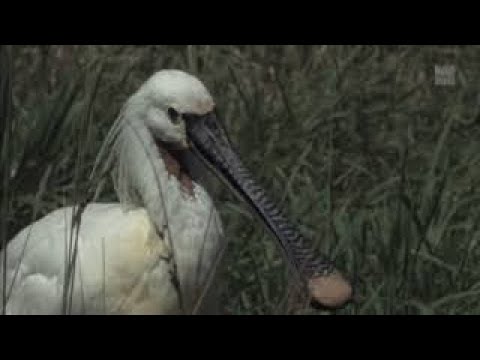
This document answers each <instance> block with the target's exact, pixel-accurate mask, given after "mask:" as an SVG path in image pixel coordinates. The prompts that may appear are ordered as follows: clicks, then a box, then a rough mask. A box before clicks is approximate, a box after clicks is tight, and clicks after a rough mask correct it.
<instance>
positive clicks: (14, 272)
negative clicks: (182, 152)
mask: <svg viewBox="0 0 480 360" xmlns="http://www.w3.org/2000/svg"><path fill="white" fill-rule="evenodd" d="M213 107H214V103H213V100H212V98H211V96H210V94H209V93H208V91H207V89H206V88H205V87H204V86H203V84H202V83H201V82H200V81H199V80H197V79H196V78H194V77H193V76H190V75H188V74H185V73H183V72H180V71H175V70H164V71H160V72H158V73H157V74H155V75H154V76H152V78H150V79H149V80H148V81H147V82H146V83H145V84H144V85H143V86H142V87H141V88H140V89H139V90H138V91H137V93H135V94H134V95H133V96H132V97H131V98H130V99H129V100H128V101H127V103H126V105H125V106H124V108H123V110H122V113H121V115H120V116H119V119H118V121H117V123H116V124H115V126H114V128H113V130H112V134H113V135H112V136H111V138H110V140H112V143H111V144H110V145H111V146H110V145H109V144H107V146H106V147H105V149H107V151H110V152H111V153H112V154H113V159H114V161H115V172H114V173H115V180H116V184H117V192H118V195H119V198H120V200H121V204H97V203H94V204H89V205H88V206H87V207H86V208H85V210H84V212H83V214H82V217H81V223H80V224H81V225H80V230H79V235H78V251H77V254H76V261H75V262H74V264H75V266H74V268H75V272H74V276H70V277H68V276H67V275H66V268H67V267H68V265H67V263H71V261H69V254H72V253H73V252H74V251H73V249H74V246H70V249H69V243H70V231H71V228H72V227H71V219H72V208H62V209H59V210H56V211H54V212H52V213H50V214H49V215H47V216H45V217H44V218H42V219H40V220H39V221H37V222H35V223H34V224H31V225H30V226H28V227H27V228H25V229H23V230H22V231H21V232H20V233H19V234H18V235H17V236H16V237H15V238H14V239H12V241H11V242H10V243H9V245H8V247H7V284H6V285H7V290H8V292H7V295H8V301H7V304H6V311H7V313H8V314H61V313H72V314H101V313H106V314H190V313H193V312H195V311H197V310H199V309H201V307H199V305H200V302H201V300H202V299H205V300H206V301H207V303H208V301H209V299H208V297H204V296H205V294H207V290H208V289H207V285H208V284H209V283H210V282H211V281H210V280H211V278H212V276H213V275H214V271H215V265H216V262H217V260H218V257H219V255H220V253H221V251H222V250H223V248H224V237H223V233H222V226H221V223H220V220H219V217H218V214H217V212H216V210H215V207H214V205H213V202H212V200H211V198H210V196H209V195H208V193H207V192H206V190H205V189H204V188H203V187H202V186H201V185H200V184H199V183H197V182H195V180H194V181H193V182H192V190H193V192H191V191H188V189H185V184H183V183H181V181H180V178H179V177H177V176H175V174H172V173H171V171H168V169H167V167H166V164H165V162H164V159H163V158H162V156H161V154H160V152H159V149H158V147H157V145H156V141H157V140H161V141H165V142H169V143H177V144H186V143H187V140H186V134H185V124H184V123H183V122H181V121H180V122H179V123H178V124H176V123H174V122H173V121H172V119H171V118H170V117H169V116H168V113H167V112H168V109H169V108H174V109H175V110H176V111H178V112H179V113H183V112H188V113H193V114H199V115H201V114H204V113H206V112H209V111H212V109H213ZM177 175H178V174H177ZM73 238H74V239H75V231H74V236H73ZM73 243H75V241H74V242H73ZM0 255H1V259H2V260H0V262H2V261H3V254H0ZM70 257H71V255H70ZM70 265H71V264H70ZM2 266H3V265H2ZM70 267H71V266H70ZM66 278H69V279H70V280H67V281H66ZM0 281H1V280H0ZM177 282H178V283H179V284H180V286H179V289H178V288H177V286H176V283H177ZM66 284H73V287H72V289H73V291H72V290H68V289H67V287H66ZM66 293H67V296H65V294H66ZM207 305H208V304H207Z"/></svg>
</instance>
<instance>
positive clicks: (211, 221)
mask: <svg viewBox="0 0 480 360" xmlns="http://www.w3.org/2000/svg"><path fill="white" fill-rule="evenodd" d="M134 116H135V114H128V113H124V114H123V116H122V118H121V119H119V121H121V122H123V123H120V124H119V125H120V131H119V134H118V136H117V138H116V140H115V145H114V146H115V147H114V151H115V153H116V156H117V161H116V173H115V177H116V188H117V193H118V196H119V198H120V201H121V202H122V203H123V204H125V205H127V206H131V205H133V206H141V207H145V208H146V210H147V212H148V214H149V216H150V219H151V221H152V223H153V224H154V225H155V227H156V229H157V231H159V232H160V233H161V235H162V236H163V238H164V239H165V237H168V239H169V240H168V242H167V244H168V245H169V246H171V247H172V248H173V256H174V257H175V263H176V266H177V271H178V278H179V281H180V284H182V288H183V289H184V291H183V292H184V294H183V296H182V297H183V298H184V300H183V301H184V303H185V304H184V306H185V307H186V308H187V309H192V307H194V306H195V302H196V301H197V300H198V294H199V293H201V292H202V291H203V290H204V287H205V285H206V282H207V281H208V280H207V278H208V277H209V276H210V272H211V270H213V269H212V267H214V264H215V262H216V258H217V257H218V256H219V255H220V253H221V251H223V246H222V243H223V240H224V238H223V230H222V226H221V222H220V219H219V216H218V213H217V212H216V210H215V207H214V204H213V201H212V200H211V198H210V196H209V194H208V193H207V191H206V190H205V189H204V188H203V187H202V186H201V185H200V184H198V183H195V182H194V188H193V191H194V197H191V196H189V195H188V194H186V193H185V192H184V191H183V190H182V188H181V184H180V183H179V181H178V180H177V178H176V177H175V176H170V175H169V174H168V172H167V169H166V166H165V163H164V161H163V159H162V157H161V155H160V154H159V151H158V148H157V146H156V144H155V141H154V139H153V137H152V135H151V133H150V131H149V130H148V129H147V127H146V126H145V125H144V123H143V122H142V121H137V120H138V119H135V117H134ZM170 237H171V238H170ZM192 291H193V292H192Z"/></svg>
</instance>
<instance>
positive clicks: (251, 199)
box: [184, 111, 352, 307]
mask: <svg viewBox="0 0 480 360" xmlns="http://www.w3.org/2000/svg"><path fill="white" fill-rule="evenodd" d="M184 118H185V121H186V129H187V136H188V138H189V141H190V142H191V145H192V148H193V150H194V151H195V153H197V155H199V156H200V158H201V159H202V160H203V161H204V162H205V163H206V164H207V165H208V166H209V168H211V169H212V170H213V171H214V173H215V174H216V175H217V176H219V177H220V179H221V180H222V181H224V182H226V183H227V184H228V185H229V186H230V187H231V188H232V189H233V190H234V192H235V193H236V194H237V195H238V196H239V197H240V198H241V199H243V200H244V201H246V202H247V203H248V204H249V205H250V206H251V207H252V208H253V210H254V211H255V213H256V214H257V215H259V216H260V218H261V219H262V220H263V222H264V223H265V225H266V226H267V227H268V229H269V230H270V231H271V232H272V233H273V234H274V235H275V237H276V238H277V239H278V241H279V244H280V245H281V247H282V249H283V251H284V254H285V255H286V258H287V260H288V262H289V263H290V264H291V265H293V267H294V268H295V270H296V271H297V273H298V274H299V275H301V277H302V278H303V280H305V281H306V282H307V284H308V286H309V290H310V293H311V296H312V298H313V300H314V301H316V302H317V303H320V304H319V305H321V306H325V307H340V306H343V305H344V304H345V303H346V302H348V301H349V300H350V297H351V292H352V291H351V287H350V284H349V283H348V282H347V281H346V280H345V279H344V278H343V277H342V276H341V275H340V273H339V272H338V271H337V270H336V269H335V266H334V264H333V263H332V261H330V260H329V259H328V258H327V257H326V256H325V255H323V254H320V253H316V252H314V250H313V247H312V244H309V243H308V242H307V240H306V239H305V238H304V237H303V236H302V234H301V233H300V232H299V231H298V230H297V228H296V227H295V226H294V225H293V224H292V223H290V222H289V221H288V220H287V218H286V217H285V216H284V215H283V214H282V212H281V211H280V209H279V208H278V206H276V205H275V203H274V202H272V201H271V200H270V199H269V198H268V196H267V194H266V192H265V191H264V190H263V189H262V187H261V186H260V185H258V184H257V182H256V181H255V180H254V178H253V176H252V175H251V173H250V172H249V171H248V170H247V169H246V168H245V166H244V165H243V163H242V161H241V159H240V158H239V156H238V155H237V153H236V152H235V150H234V149H233V147H232V146H231V144H230V142H229V140H228V137H227V134H226V132H225V131H224V129H223V128H222V126H221V124H220V123H219V121H218V120H217V117H216V114H215V112H213V111H212V112H210V113H208V114H205V115H202V116H198V115H192V114H184ZM317 305H318V304H317Z"/></svg>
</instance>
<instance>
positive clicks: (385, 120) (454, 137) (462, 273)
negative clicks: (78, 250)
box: [0, 45, 480, 314]
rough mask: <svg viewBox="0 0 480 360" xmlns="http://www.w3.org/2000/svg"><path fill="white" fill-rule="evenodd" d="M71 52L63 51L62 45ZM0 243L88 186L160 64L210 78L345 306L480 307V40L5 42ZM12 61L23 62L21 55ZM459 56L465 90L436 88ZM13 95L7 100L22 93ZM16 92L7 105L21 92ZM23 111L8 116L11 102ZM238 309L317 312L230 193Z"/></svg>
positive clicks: (447, 310)
mask: <svg viewBox="0 0 480 360" xmlns="http://www.w3.org/2000/svg"><path fill="white" fill-rule="evenodd" d="M62 51H63V52H62ZM0 55H1V57H0V61H1V68H0V71H1V78H0V91H1V94H0V95H1V97H0V116H1V120H2V121H1V128H0V130H1V131H2V133H1V138H2V146H1V154H0V155H1V157H0V158H1V163H0V178H1V179H2V180H1V181H2V191H1V196H2V198H1V201H0V204H1V220H0V224H1V233H0V236H1V240H2V241H4V240H5V239H9V238H11V236H13V235H14V234H15V233H16V232H17V231H18V230H19V229H21V228H22V227H24V226H25V225H27V224H29V223H30V222H32V221H33V220H34V219H37V218H39V217H40V216H42V215H45V214H46V213H48V212H50V211H52V210H53V209H56V208H58V207H60V206H64V205H71V204H74V203H76V202H78V201H82V199H85V198H87V197H88V196H90V195H91V193H92V191H95V190H97V193H98V195H99V200H100V201H110V200H114V199H115V195H114V193H113V188H112V185H111V184H110V182H108V181H104V182H102V191H99V190H98V189H97V187H96V186H97V185H98V184H97V183H95V184H94V185H95V186H92V183H91V182H89V181H88V176H89V174H90V171H91V168H92V165H93V161H94V159H95V156H96V155H97V153H98V151H99V148H100V145H101V142H102V139H103V137H104V136H105V134H106V132H107V131H108V128H109V126H110V125H111V124H112V122H113V120H114V119H115V116H116V115H117V113H118V111H119V109H120V107H121V105H122V103H123V101H124V100H125V99H126V98H127V97H128V96H129V95H130V94H131V92H132V91H134V90H135V89H136V88H137V87H138V86H139V84H141V83H142V82H143V81H144V80H145V79H146V78H147V77H148V76H150V75H151V74H152V73H153V72H154V71H156V70H159V69H162V68H166V67H168V68H180V69H183V70H186V71H189V72H192V73H194V74H196V75H198V76H199V77H200V78H201V79H202V80H203V81H204V82H205V83H206V84H207V86H208V87H209V89H210V90H211V92H212V94H213V95H214V97H215V99H216V101H217V105H218V108H219V110H220V112H221V114H222V116H223V118H224V122H225V125H226V128H227V129H228V131H229V134H230V137H231V138H232V141H233V142H234V143H235V144H236V146H237V148H238V150H239V152H240V154H241V155H242V157H243V158H244V160H245V162H246V163H247V164H248V165H249V167H250V168H251V169H253V170H254V173H255V174H256V176H257V177H258V179H259V180H260V181H261V183H263V184H264V185H265V187H266V188H268V189H270V192H271V194H272V195H273V197H274V198H275V199H276V200H277V201H279V202H280V203H281V204H282V206H283V207H284V208H285V209H286V211H287V212H288V213H289V214H290V215H291V217H292V218H293V219H295V220H296V221H297V222H298V223H299V225H300V228H301V230H302V231H303V232H304V233H305V235H307V236H309V237H310V238H312V239H313V240H314V241H315V242H316V243H317V244H318V246H319V247H320V248H321V249H322V250H323V251H325V252H327V253H329V254H331V255H332V256H333V257H334V258H335V259H336V260H337V261H338V265H339V267H340V268H341V269H342V270H344V272H345V273H346V274H348V275H349V276H350V277H351V278H352V280H353V281H354V283H355V289H356V297H357V301H356V303H355V304H352V305H349V306H348V307H347V308H346V309H344V310H341V311H338V312H337V313H338V314H478V313H480V300H478V299H480V251H479V248H478V244H479V240H480V229H479V227H478V226H477V224H478V223H479V221H478V220H479V219H478V218H479V216H480V211H479V206H480V193H479V192H478V190H477V189H478V183H479V180H480V170H479V169H480V167H479V166H478V165H479V162H480V145H479V144H480V142H479V140H480V127H479V121H480V113H479V110H480V90H479V89H480V86H479V85H480V67H479V66H478V65H477V63H478V59H479V58H480V48H479V47H474V46H464V47H460V46H456V47H453V46H360V45H357V46H326V45H324V46H293V45H289V46H277V45H272V46H251V45H244V46H180V45H178V46H68V47H66V46H63V47H59V46H43V47H38V46H14V47H2V48H1V54H0ZM8 59H10V61H9V60H8ZM436 64H437V65H442V64H454V65H455V66H456V69H457V77H456V80H457V81H456V85H455V86H452V87H447V86H436V85H435V84H434V65H436ZM10 93H11V95H12V96H11V97H10V96H9V94H10ZM10 98H11V100H10ZM10 103H11V106H9V105H8V104H10ZM218 203H219V207H220V209H221V211H222V215H223V220H224V224H225V229H226V234H227V236H228V237H229V238H230V245H229V248H228V250H227V253H226V258H225V259H224V262H223V264H224V267H223V269H224V290H225V291H224V296H223V304H224V309H225V312H228V313H232V314H285V313H288V314H293V313H295V314H305V313H308V314H317V313H321V312H317V311H314V310H312V309H309V308H308V307H307V306H305V303H304V301H303V300H302V299H301V297H300V296H296V295H295V293H298V291H296V290H295V286H294V284H292V283H291V279H290V276H289V274H288V272H287V270H286V267H285V264H284V261H283V258H282V256H281V254H280V251H279V249H278V247H277V246H276V244H275V242H274V241H273V239H272V238H271V236H270V235H269V234H268V233H267V232H266V231H265V230H264V228H263V226H262V225H261V224H260V223H259V222H258V221H257V220H256V219H255V218H254V217H253V216H251V215H250V214H249V213H248V211H246V208H245V206H243V204H240V203H238V201H237V200H236V199H235V198H234V197H233V196H232V195H231V194H229V193H228V191H226V190H221V191H220V192H219V194H218Z"/></svg>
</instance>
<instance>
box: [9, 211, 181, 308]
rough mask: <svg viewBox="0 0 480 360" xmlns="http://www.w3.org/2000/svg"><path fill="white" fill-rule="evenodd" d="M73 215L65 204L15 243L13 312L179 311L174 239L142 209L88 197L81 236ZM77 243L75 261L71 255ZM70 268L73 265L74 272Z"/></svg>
mask: <svg viewBox="0 0 480 360" xmlns="http://www.w3.org/2000/svg"><path fill="white" fill-rule="evenodd" d="M71 220H72V208H70V207H69V208H61V209H59V210H56V211H54V212H52V213H50V214H48V215H47V216H45V217H44V218H42V219H40V220H39V221H37V222H35V223H33V224H31V225H30V226H28V227H26V228H25V229H23V230H22V231H21V232H20V233H19V234H18V235H17V236H16V237H15V238H14V239H13V240H12V241H11V242H10V243H9V245H8V247H7V249H6V251H7V283H6V289H7V299H8V300H7V306H6V310H7V313H10V314H62V313H73V314H83V313H86V314H103V313H107V314H108V313H110V314H115V313H118V314H134V313H148V314H150V313H155V314H158V313H176V312H178V299H177V298H176V296H175V294H176V292H175V289H174V288H173V285H172V282H171V281H170V279H169V277H170V272H169V263H168V261H167V259H168V258H169V257H170V255H171V254H170V251H169V247H168V246H167V245H166V243H165V241H164V239H162V238H161V237H160V236H159V235H158V234H157V232H156V231H155V229H154V227H153V226H152V224H151V222H150V220H149V217H148V215H147V213H146V211H145V210H144V209H133V210H129V211H125V210H124V209H123V208H122V207H121V206H120V205H119V204H90V205H88V206H87V207H86V209H85V211H84V212H83V214H82V217H81V225H80V231H79V233H78V241H77V240H76V238H77V236H76V231H75V230H74V231H73V236H71V234H72V231H71V230H72V229H71V223H72V221H71ZM75 244H78V246H76V245H75ZM75 248H77V256H76V261H71V260H69V259H73V254H74V252H75ZM1 255H2V260H0V262H3V258H4V256H3V255H4V254H3V253H2V254H1ZM2 267H3V264H2ZM68 268H70V269H74V271H70V275H69V270H67V269H68ZM1 281H2V280H0V282H1ZM67 284H68V285H69V286H66V285H67ZM72 284H73V286H72ZM2 285H3V284H2ZM2 303H3V301H2Z"/></svg>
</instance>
